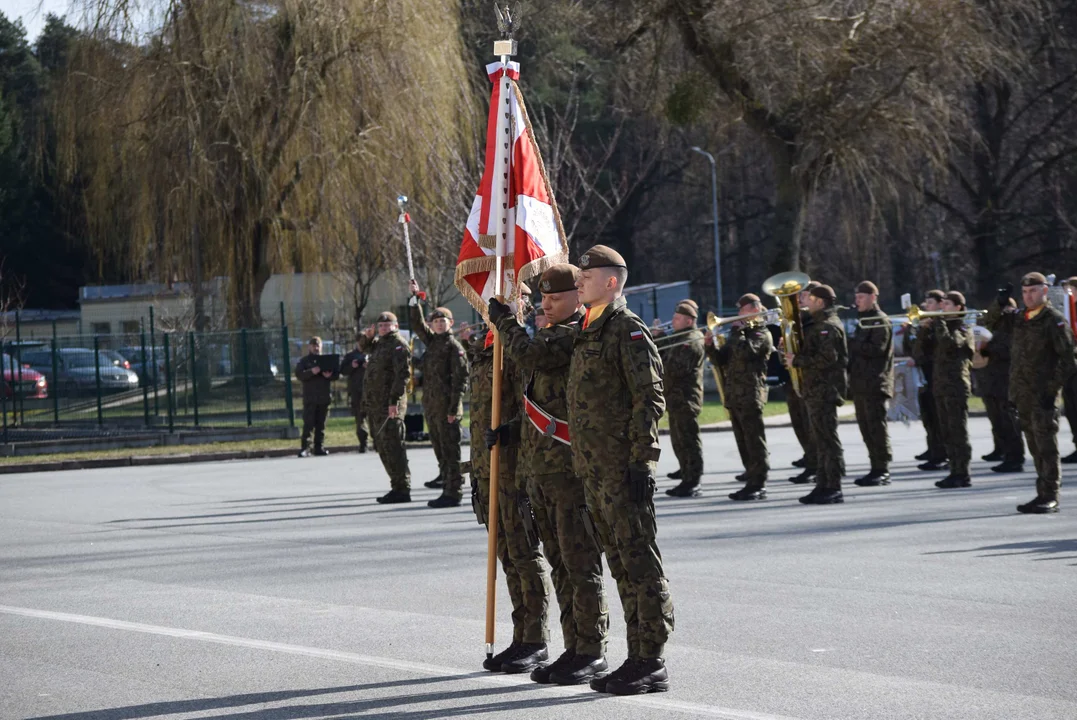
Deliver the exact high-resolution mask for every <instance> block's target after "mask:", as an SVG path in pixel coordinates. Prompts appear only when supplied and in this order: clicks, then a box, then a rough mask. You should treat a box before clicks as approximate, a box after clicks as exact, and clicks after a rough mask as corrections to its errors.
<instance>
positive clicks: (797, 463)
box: [792, 458, 807, 468]
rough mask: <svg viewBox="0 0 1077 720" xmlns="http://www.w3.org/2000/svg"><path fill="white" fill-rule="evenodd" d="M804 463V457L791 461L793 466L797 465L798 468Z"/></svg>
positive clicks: (805, 462)
mask: <svg viewBox="0 0 1077 720" xmlns="http://www.w3.org/2000/svg"><path fill="white" fill-rule="evenodd" d="M806 464H807V461H806V460H805V459H804V458H800V459H799V460H794V461H793V463H792V465H793V467H798V468H802V467H804V466H805V465H806Z"/></svg>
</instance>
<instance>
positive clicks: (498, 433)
mask: <svg viewBox="0 0 1077 720" xmlns="http://www.w3.org/2000/svg"><path fill="white" fill-rule="evenodd" d="M482 439H483V440H485V441H486V449H487V450H492V449H493V447H494V445H497V443H498V441H499V440H500V441H501V447H508V446H509V444H510V442H509V441H510V440H512V433H511V432H510V431H509V424H508V423H504V424H503V425H501V426H500V427H498V428H497V429H491V428H486V429H485V430H483V431H482Z"/></svg>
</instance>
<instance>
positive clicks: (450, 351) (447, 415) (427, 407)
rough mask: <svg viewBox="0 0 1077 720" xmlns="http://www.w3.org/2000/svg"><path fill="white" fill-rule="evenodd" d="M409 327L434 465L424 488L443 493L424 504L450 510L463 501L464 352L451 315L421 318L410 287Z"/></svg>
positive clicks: (415, 288)
mask: <svg viewBox="0 0 1077 720" xmlns="http://www.w3.org/2000/svg"><path fill="white" fill-rule="evenodd" d="M410 288H411V301H410V305H411V309H410V311H409V312H410V313H411V327H412V331H413V332H414V333H415V334H416V335H418V336H419V339H420V340H422V341H423V344H424V345H426V354H424V355H423V415H425V416H426V427H427V429H428V430H429V432H430V444H431V445H433V446H434V456H435V457H436V458H437V461H438V471H439V472H438V478H437V480H431V481H430V482H428V483H426V486H427V487H430V488H437V487H441V488H444V489H443V490H442V492H441V496H440V497H438V498H435V499H434V500H431V501H430V502H428V503H427V505H429V506H430V507H432V508H445V507H456V506H457V505H459V504H460V500H461V499H463V497H464V478H463V476H462V475H461V474H460V418H461V417H462V416H463V414H464V390H465V388H466V387H467V358H466V357H465V355H464V346H463V345H461V344H460V342H459V341H458V340H457V339H456V337H455V336H454V335H453V334H452V333H451V332H450V330H451V329H452V312H451V311H450V310H449V309H448V308H444V307H439V308H436V309H435V310H434V312H432V313H430V324H429V325H427V324H426V319H425V318H424V317H423V306H422V304H421V303H420V302H419V295H420V292H419V285H418V283H416V282H415V281H414V280H412V281H411V285H410Z"/></svg>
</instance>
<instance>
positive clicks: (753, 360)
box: [706, 293, 774, 501]
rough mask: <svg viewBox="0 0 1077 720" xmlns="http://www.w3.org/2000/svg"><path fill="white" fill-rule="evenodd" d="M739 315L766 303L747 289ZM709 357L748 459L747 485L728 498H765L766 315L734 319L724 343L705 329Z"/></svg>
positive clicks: (744, 460)
mask: <svg viewBox="0 0 1077 720" xmlns="http://www.w3.org/2000/svg"><path fill="white" fill-rule="evenodd" d="M737 305H738V306H739V308H740V309H739V310H738V312H737V315H738V316H742V317H743V316H748V315H758V313H761V312H763V310H764V308H763V303H762V302H761V301H760V300H759V296H758V295H754V294H752V293H748V294H746V295H742V296H741V297H740V299H739V300H738V301H737ZM706 348H707V358H708V359H709V360H710V361H711V363H712V364H713V365H714V366H715V367H716V368H719V371H720V372H722V373H723V374H724V376H725V383H724V384H725V405H726V410H727V411H728V412H729V419H730V421H731V422H732V424H733V437H734V438H735V439H736V441H737V450H738V452H740V460H741V463H742V464H743V465H744V475H743V476H742V477H743V478H744V482H745V485H744V487H743V488H741V489H740V490H738V491H737V492H735V493H732V494H730V496H729V499H730V500H742V501H748V500H765V499H766V497H767V489H766V487H767V474H768V473H769V472H770V454H769V453H768V451H767V435H766V429H765V426H764V425H763V408H764V407H765V406H766V404H767V360H768V359H769V358H770V355H771V353H772V352H774V340H773V339H772V338H771V336H770V331H769V330H768V329H767V326H766V323H765V321H764V320H763V319H762V318H759V317H756V318H752V319H750V320H748V319H746V320H741V321H737V322H735V323H734V324H733V329H732V332H730V334H729V339H728V340H726V342H725V343H724V344H722V345H721V346H720V347H719V345H718V343H717V342H715V338H713V337H712V336H711V335H710V334H709V333H708V335H707V345H706Z"/></svg>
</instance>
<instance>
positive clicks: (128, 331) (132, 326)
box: [120, 320, 141, 335]
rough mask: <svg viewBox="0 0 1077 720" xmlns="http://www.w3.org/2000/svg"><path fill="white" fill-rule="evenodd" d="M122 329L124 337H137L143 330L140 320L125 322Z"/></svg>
mask: <svg viewBox="0 0 1077 720" xmlns="http://www.w3.org/2000/svg"><path fill="white" fill-rule="evenodd" d="M120 327H121V328H123V334H124V335H137V334H138V332H139V330H140V329H141V328H140V326H139V322H138V320H124V321H123V323H121V325H120Z"/></svg>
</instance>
